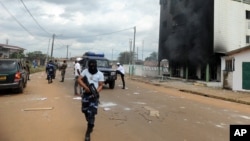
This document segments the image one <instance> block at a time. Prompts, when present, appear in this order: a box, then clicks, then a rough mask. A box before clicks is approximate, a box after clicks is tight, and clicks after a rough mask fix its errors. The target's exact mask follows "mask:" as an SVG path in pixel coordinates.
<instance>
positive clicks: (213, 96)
mask: <svg viewBox="0 0 250 141" xmlns="http://www.w3.org/2000/svg"><path fill="white" fill-rule="evenodd" d="M130 79H131V80H134V81H138V82H142V83H146V84H150V85H154V86H161V87H164V88H174V89H177V90H179V91H181V92H186V93H190V94H196V95H200V96H204V97H210V98H215V99H220V100H225V101H230V102H235V103H240V104H245V105H250V94H249V101H247V100H244V99H243V97H227V96H218V95H215V94H209V93H206V92H205V91H204V92H199V91H194V90H189V89H183V88H177V87H173V86H165V85H163V84H161V83H155V82H153V81H152V80H147V79H145V80H144V79H143V78H142V79H141V78H130ZM196 87H198V86H196ZM211 89H213V88H211ZM218 91H220V90H218ZM235 95H237V94H235Z"/></svg>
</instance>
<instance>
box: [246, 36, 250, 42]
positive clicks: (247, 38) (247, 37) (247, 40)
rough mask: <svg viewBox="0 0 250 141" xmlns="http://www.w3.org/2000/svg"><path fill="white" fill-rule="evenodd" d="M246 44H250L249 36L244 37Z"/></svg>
mask: <svg viewBox="0 0 250 141" xmlns="http://www.w3.org/2000/svg"><path fill="white" fill-rule="evenodd" d="M246 43H247V44H250V36H249V35H247V36H246Z"/></svg>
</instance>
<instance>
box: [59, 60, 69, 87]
mask: <svg viewBox="0 0 250 141" xmlns="http://www.w3.org/2000/svg"><path fill="white" fill-rule="evenodd" d="M67 66H68V65H67V63H66V60H63V64H62V66H61V67H60V70H61V76H62V80H61V81H60V82H64V77H65V73H66V68H67Z"/></svg>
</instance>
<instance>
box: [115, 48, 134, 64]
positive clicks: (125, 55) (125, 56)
mask: <svg viewBox="0 0 250 141" xmlns="http://www.w3.org/2000/svg"><path fill="white" fill-rule="evenodd" d="M118 61H119V62H120V63H121V64H129V62H131V61H132V52H128V51H126V52H121V53H120V54H119V57H118Z"/></svg>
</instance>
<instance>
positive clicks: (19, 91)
mask: <svg viewBox="0 0 250 141" xmlns="http://www.w3.org/2000/svg"><path fill="white" fill-rule="evenodd" d="M23 89H24V84H23V82H22V84H21V85H20V87H19V88H17V92H18V93H23Z"/></svg>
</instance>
